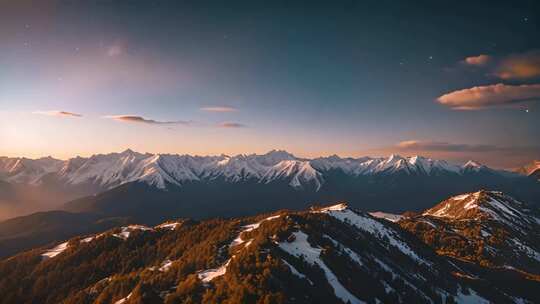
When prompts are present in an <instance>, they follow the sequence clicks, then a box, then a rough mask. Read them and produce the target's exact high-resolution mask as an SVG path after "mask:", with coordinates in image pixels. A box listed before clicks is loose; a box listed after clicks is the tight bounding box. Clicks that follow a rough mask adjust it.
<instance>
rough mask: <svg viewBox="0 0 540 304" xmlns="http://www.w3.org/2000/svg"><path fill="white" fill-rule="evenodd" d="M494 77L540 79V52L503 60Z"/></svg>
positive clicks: (513, 56)
mask: <svg viewBox="0 0 540 304" xmlns="http://www.w3.org/2000/svg"><path fill="white" fill-rule="evenodd" d="M494 75H496V76H497V77H499V78H501V79H528V78H535V77H540V51H532V52H528V53H524V54H514V55H510V56H508V57H506V58H503V59H502V60H501V61H500V62H499V64H498V65H497V68H496V69H495V72H494Z"/></svg>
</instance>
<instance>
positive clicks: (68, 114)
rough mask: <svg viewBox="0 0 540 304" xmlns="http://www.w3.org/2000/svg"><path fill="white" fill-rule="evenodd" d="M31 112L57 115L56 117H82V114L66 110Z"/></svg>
mask: <svg viewBox="0 0 540 304" xmlns="http://www.w3.org/2000/svg"><path fill="white" fill-rule="evenodd" d="M32 113H33V114H39V115H48V116H58V117H82V114H78V113H73V112H68V111H54V110H53V111H35V112H32Z"/></svg>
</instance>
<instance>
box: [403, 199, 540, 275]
mask: <svg viewBox="0 0 540 304" xmlns="http://www.w3.org/2000/svg"><path fill="white" fill-rule="evenodd" d="M399 224H400V225H401V226H402V227H403V228H405V229H407V230H409V231H411V232H412V233H414V234H416V235H417V236H418V237H420V238H421V239H422V240H423V241H424V242H426V243H427V244H428V245H430V246H431V247H433V248H434V249H435V250H436V251H437V253H439V254H443V255H447V256H451V257H453V258H456V259H460V260H464V261H469V262H473V263H478V264H480V265H484V266H490V267H499V268H508V269H516V270H519V271H522V272H530V273H534V274H536V275H537V278H540V276H538V275H540V214H539V213H538V210H537V209H534V208H532V207H529V206H527V205H525V204H523V203H521V202H518V201H516V200H515V199H513V198H511V197H509V196H506V195H504V194H503V193H500V192H493V191H491V192H490V191H478V192H475V193H469V194H463V195H458V196H454V197H451V198H449V199H448V200H446V201H444V202H442V203H440V204H438V205H437V206H435V207H433V208H431V209H429V210H426V211H425V212H423V213H422V214H420V215H417V216H413V217H410V218H405V219H402V220H401V221H400V222H399Z"/></svg>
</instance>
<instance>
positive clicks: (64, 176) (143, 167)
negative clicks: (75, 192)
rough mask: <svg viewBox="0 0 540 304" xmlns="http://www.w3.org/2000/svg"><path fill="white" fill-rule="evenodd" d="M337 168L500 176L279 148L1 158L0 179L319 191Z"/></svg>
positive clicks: (420, 160) (468, 166) (416, 159)
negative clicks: (303, 154)
mask: <svg viewBox="0 0 540 304" xmlns="http://www.w3.org/2000/svg"><path fill="white" fill-rule="evenodd" d="M334 170H339V171H342V172H343V173H345V174H347V175H351V176H369V175H378V174H395V173H403V174H409V175H412V174H415V175H440V174H454V175H462V174H467V173H470V172H480V171H486V172H500V171H495V170H493V169H490V168H488V167H486V166H483V165H481V164H478V163H476V162H474V161H469V162H467V163H465V164H464V165H461V166H460V165H455V164H451V163H449V162H447V161H444V160H435V159H430V158H425V157H421V156H413V157H402V156H399V155H391V156H390V157H388V158H370V157H362V158H341V157H338V156H335V155H334V156H330V157H321V158H315V159H304V158H298V157H295V156H294V155H292V154H290V153H288V152H285V151H276V150H274V151H270V152H268V153H266V154H264V155H256V154H251V155H236V156H227V155H220V156H191V155H172V154H149V153H146V154H142V153H138V152H134V151H132V150H129V149H128V150H126V151H124V152H122V153H110V154H98V155H93V156H91V157H88V158H83V157H75V158H71V159H68V160H65V161H63V160H58V159H54V158H51V157H46V158H40V159H28V158H8V157H1V158H0V179H3V180H5V181H7V182H12V183H23V184H33V185H39V184H41V183H43V181H44V180H45V179H46V178H54V179H55V180H58V181H60V182H62V183H64V184H67V185H82V184H93V185H97V186H99V187H100V188H102V189H104V190H106V189H110V188H113V187H116V186H118V185H121V184H125V183H128V182H133V181H139V182H145V183H147V184H149V185H153V186H156V187H158V188H161V189H164V188H166V187H167V186H168V185H176V186H182V185H183V184H186V183H191V182H200V181H211V180H215V179H224V180H225V181H227V182H239V181H256V182H259V183H271V182H273V181H276V180H286V181H288V183H289V185H290V186H291V187H293V188H302V187H304V186H305V185H313V186H314V187H315V189H316V190H319V189H320V187H321V186H322V185H323V184H324V182H325V174H326V173H327V172H329V171H334ZM506 173H508V172H506ZM508 174H510V173H508Z"/></svg>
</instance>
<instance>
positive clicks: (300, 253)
mask: <svg viewBox="0 0 540 304" xmlns="http://www.w3.org/2000/svg"><path fill="white" fill-rule="evenodd" d="M293 234H294V236H295V240H294V242H291V243H288V242H284V243H279V248H281V249H282V250H283V251H285V252H287V253H289V254H290V255H293V256H295V257H304V259H305V261H306V262H308V263H310V264H312V265H315V264H316V265H318V266H319V267H321V269H322V270H323V271H324V274H325V276H326V279H327V280H328V283H330V285H331V286H332V288H333V289H334V293H335V295H336V297H338V298H340V299H341V300H343V301H344V302H345V303H347V301H350V303H352V304H356V303H364V302H362V301H360V300H359V299H358V298H357V297H356V296H354V295H353V294H351V293H350V292H349V291H348V290H347V289H346V288H345V287H344V286H343V285H341V283H340V282H339V280H338V278H337V277H336V275H335V274H334V273H333V272H332V270H330V268H328V267H327V266H326V264H325V263H324V262H323V261H322V260H321V258H320V254H321V251H322V250H321V249H320V248H314V247H312V246H311V245H310V244H309V242H308V241H307V238H308V236H307V234H305V233H304V232H302V231H298V232H294V233H293Z"/></svg>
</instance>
